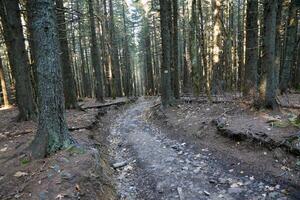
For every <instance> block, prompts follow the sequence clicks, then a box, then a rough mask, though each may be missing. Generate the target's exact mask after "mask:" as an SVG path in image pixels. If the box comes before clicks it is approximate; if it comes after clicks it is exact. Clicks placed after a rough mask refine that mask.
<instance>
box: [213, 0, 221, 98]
mask: <svg viewBox="0 0 300 200" xmlns="http://www.w3.org/2000/svg"><path fill="white" fill-rule="evenodd" d="M212 6H213V20H214V27H213V60H212V62H213V63H212V64H213V65H212V66H213V68H212V70H213V72H212V73H213V75H212V83H211V85H212V93H213V94H217V93H220V92H221V91H222V83H221V81H222V80H221V75H220V73H221V70H222V68H223V64H222V61H221V59H222V58H221V54H222V47H223V39H222V32H221V26H222V21H221V1H220V0H212Z"/></svg>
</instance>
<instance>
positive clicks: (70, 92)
mask: <svg viewBox="0 0 300 200" xmlns="http://www.w3.org/2000/svg"><path fill="white" fill-rule="evenodd" d="M56 9H57V11H56V16H57V23H58V35H59V43H60V50H61V54H60V58H61V63H62V74H63V86H64V95H65V107H66V108H67V109H71V108H76V107H77V106H78V105H77V95H76V87H75V80H74V74H73V72H72V66H71V60H70V51H69V46H68V38H67V27H66V20H65V8H64V4H63V0H56Z"/></svg>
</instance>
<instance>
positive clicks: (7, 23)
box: [0, 0, 36, 120]
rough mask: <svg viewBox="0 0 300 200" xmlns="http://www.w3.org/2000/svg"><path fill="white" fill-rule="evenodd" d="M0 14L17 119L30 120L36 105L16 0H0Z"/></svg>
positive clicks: (34, 112)
mask: <svg viewBox="0 0 300 200" xmlns="http://www.w3.org/2000/svg"><path fill="white" fill-rule="evenodd" d="M0 16H1V22H2V25H3V34H4V39H5V44H6V47H7V50H8V57H9V63H10V65H11V67H12V72H13V77H14V79H15V84H16V85H15V87H16V99H17V106H18V109H19V116H18V119H19V120H31V119H35V117H36V109H35V108H36V107H35V102H34V98H33V91H32V86H31V81H30V73H29V72H30V67H29V61H28V56H27V51H26V49H25V43H24V41H25V39H24V35H23V29H22V23H21V14H20V8H19V4H18V0H9V1H7V0H1V1H0Z"/></svg>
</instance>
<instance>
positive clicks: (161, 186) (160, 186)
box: [156, 182, 165, 193]
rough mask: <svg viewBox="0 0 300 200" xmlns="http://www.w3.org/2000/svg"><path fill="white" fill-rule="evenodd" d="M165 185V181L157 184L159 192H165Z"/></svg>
mask: <svg viewBox="0 0 300 200" xmlns="http://www.w3.org/2000/svg"><path fill="white" fill-rule="evenodd" d="M164 187H165V183H164V182H159V183H158V184H157V185H156V190H157V191H158V192H159V193H163V192H164Z"/></svg>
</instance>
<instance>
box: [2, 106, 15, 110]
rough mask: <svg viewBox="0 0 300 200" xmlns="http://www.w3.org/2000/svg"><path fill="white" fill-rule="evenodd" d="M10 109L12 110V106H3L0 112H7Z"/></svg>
mask: <svg viewBox="0 0 300 200" xmlns="http://www.w3.org/2000/svg"><path fill="white" fill-rule="evenodd" d="M11 108H13V106H4V107H0V111H2V110H9V109H11Z"/></svg>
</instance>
